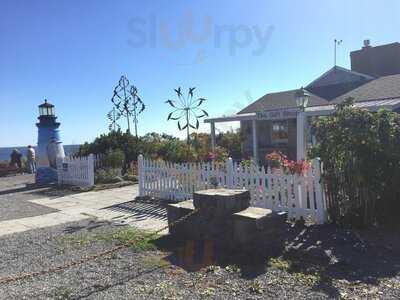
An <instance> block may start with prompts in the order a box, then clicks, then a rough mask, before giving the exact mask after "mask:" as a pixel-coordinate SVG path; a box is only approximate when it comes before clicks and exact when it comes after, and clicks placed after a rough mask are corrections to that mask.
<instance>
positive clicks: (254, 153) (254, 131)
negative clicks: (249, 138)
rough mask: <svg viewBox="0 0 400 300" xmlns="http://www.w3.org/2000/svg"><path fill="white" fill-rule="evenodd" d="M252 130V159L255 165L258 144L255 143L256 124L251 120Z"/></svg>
mask: <svg viewBox="0 0 400 300" xmlns="http://www.w3.org/2000/svg"><path fill="white" fill-rule="evenodd" d="M252 127H253V128H252V129H253V158H254V161H255V162H256V163H258V147H257V146H258V143H257V122H256V120H252Z"/></svg>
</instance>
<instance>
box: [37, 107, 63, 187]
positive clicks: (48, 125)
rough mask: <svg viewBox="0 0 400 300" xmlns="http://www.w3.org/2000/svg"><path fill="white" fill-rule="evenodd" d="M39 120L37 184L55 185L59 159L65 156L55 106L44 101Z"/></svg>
mask: <svg viewBox="0 0 400 300" xmlns="http://www.w3.org/2000/svg"><path fill="white" fill-rule="evenodd" d="M38 119H39V123H36V126H37V127H38V145H37V152H36V159H37V172H36V183H37V184H48V183H54V182H57V158H63V157H64V156H65V154H64V148H63V146H62V143H61V141H60V136H59V133H58V127H59V126H60V123H57V122H56V119H57V117H56V116H55V112H54V105H52V104H50V103H48V102H47V100H44V103H43V104H41V105H39V118H38Z"/></svg>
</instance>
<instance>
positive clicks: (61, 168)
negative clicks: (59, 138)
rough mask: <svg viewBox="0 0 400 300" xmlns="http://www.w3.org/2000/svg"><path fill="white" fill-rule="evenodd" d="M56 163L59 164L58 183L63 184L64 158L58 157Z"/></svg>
mask: <svg viewBox="0 0 400 300" xmlns="http://www.w3.org/2000/svg"><path fill="white" fill-rule="evenodd" d="M56 164H57V183H58V185H62V175H63V174H62V172H63V158H62V157H57V159H56Z"/></svg>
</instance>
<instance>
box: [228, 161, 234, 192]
mask: <svg viewBox="0 0 400 300" xmlns="http://www.w3.org/2000/svg"><path fill="white" fill-rule="evenodd" d="M226 181H227V182H226V186H227V188H228V189H232V188H233V160H232V157H229V158H228V160H227V161H226Z"/></svg>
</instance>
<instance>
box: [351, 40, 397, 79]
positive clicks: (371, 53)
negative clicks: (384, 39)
mask: <svg viewBox="0 0 400 300" xmlns="http://www.w3.org/2000/svg"><path fill="white" fill-rule="evenodd" d="M350 58H351V70H352V71H356V72H359V73H363V74H367V75H370V76H373V77H381V76H387V75H394V74H400V43H392V44H386V45H381V46H375V47H372V46H371V42H370V40H364V47H362V49H361V50H356V51H352V52H351V53H350Z"/></svg>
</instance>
